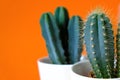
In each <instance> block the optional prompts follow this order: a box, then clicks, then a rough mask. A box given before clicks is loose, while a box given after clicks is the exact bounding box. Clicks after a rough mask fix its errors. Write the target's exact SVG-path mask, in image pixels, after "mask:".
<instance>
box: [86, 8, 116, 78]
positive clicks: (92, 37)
mask: <svg viewBox="0 0 120 80" xmlns="http://www.w3.org/2000/svg"><path fill="white" fill-rule="evenodd" d="M85 25H86V28H85V44H86V49H87V53H88V58H89V60H90V63H91V64H92V67H93V71H94V74H95V76H96V77H97V78H111V77H113V69H114V37H113V31H112V25H111V23H110V20H109V18H108V17H107V16H106V15H105V14H104V13H103V12H102V11H101V9H96V10H95V11H94V12H93V13H92V14H91V15H90V16H89V17H88V20H87V22H86V24H85Z"/></svg>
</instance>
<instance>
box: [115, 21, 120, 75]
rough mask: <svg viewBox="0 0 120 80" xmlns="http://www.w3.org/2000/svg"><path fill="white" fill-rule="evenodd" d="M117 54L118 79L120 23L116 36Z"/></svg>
mask: <svg viewBox="0 0 120 80" xmlns="http://www.w3.org/2000/svg"><path fill="white" fill-rule="evenodd" d="M116 53H117V64H116V71H117V77H120V23H118V29H117V35H116Z"/></svg>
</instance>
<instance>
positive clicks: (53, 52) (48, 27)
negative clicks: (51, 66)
mask: <svg viewBox="0 0 120 80" xmlns="http://www.w3.org/2000/svg"><path fill="white" fill-rule="evenodd" d="M40 23H41V27H42V34H43V37H44V39H45V40H46V46H47V49H48V52H49V57H50V59H51V60H52V62H53V63H55V64H64V63H66V61H65V56H64V50H63V47H62V44H61V40H60V38H59V32H60V31H59V29H58V26H57V23H56V21H55V18H54V16H53V15H52V14H51V13H45V14H43V15H42V17H41V20H40Z"/></svg>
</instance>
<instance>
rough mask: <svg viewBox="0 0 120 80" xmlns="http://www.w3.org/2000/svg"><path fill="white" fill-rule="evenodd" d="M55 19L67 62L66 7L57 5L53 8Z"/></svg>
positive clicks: (67, 20) (67, 19)
mask: <svg viewBox="0 0 120 80" xmlns="http://www.w3.org/2000/svg"><path fill="white" fill-rule="evenodd" d="M55 19H56V22H57V24H58V27H59V30H60V39H61V41H62V46H63V49H64V54H65V56H66V60H67V62H69V57H67V56H69V53H68V30H67V28H68V22H69V14H68V11H67V9H66V8H64V7H58V8H56V10H55Z"/></svg>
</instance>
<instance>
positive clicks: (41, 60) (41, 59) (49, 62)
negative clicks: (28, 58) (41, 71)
mask: <svg viewBox="0 0 120 80" xmlns="http://www.w3.org/2000/svg"><path fill="white" fill-rule="evenodd" d="M45 60H48V61H45ZM37 63H41V64H44V65H51V66H72V65H73V64H53V63H52V62H51V60H50V58H49V57H48V56H46V57H42V58H39V59H37Z"/></svg>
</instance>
